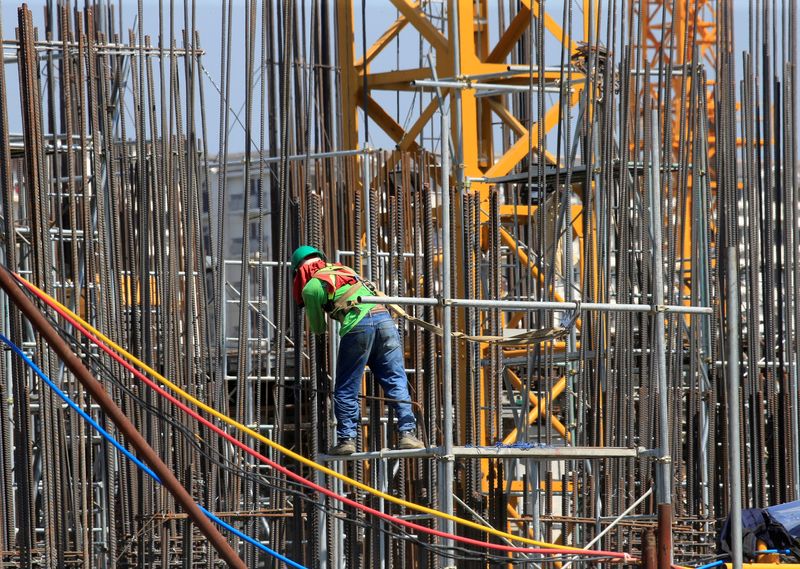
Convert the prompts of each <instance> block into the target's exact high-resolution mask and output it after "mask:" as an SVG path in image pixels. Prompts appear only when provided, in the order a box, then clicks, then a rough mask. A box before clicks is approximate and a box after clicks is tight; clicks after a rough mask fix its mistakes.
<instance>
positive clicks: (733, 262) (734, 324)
mask: <svg viewBox="0 0 800 569" xmlns="http://www.w3.org/2000/svg"><path fill="white" fill-rule="evenodd" d="M725 260H726V265H727V266H726V276H727V283H726V285H727V290H726V292H727V295H726V296H727V304H726V306H727V317H728V318H727V320H728V322H727V324H728V326H727V332H728V338H727V340H728V345H727V347H728V354H727V359H728V382H727V383H728V445H729V447H730V448H729V450H728V488H729V491H730V513H729V516H730V523H731V551H732V553H733V569H742V477H741V470H740V464H741V448H740V444H741V441H740V438H739V427H740V417H739V355H740V354H739V333H740V332H739V274H738V273H739V271H738V265H737V262H738V261H737V256H736V247H731V246H728V247H726V248H725Z"/></svg>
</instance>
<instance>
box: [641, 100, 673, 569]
mask: <svg viewBox="0 0 800 569" xmlns="http://www.w3.org/2000/svg"><path fill="white" fill-rule="evenodd" d="M645 112H650V113H652V114H653V119H652V125H653V128H652V137H653V138H652V147H651V151H652V156H651V160H652V163H651V164H650V175H651V176H652V183H651V184H650V192H651V197H650V208H651V209H650V230H651V233H652V239H653V304H654V305H655V306H656V307H658V306H663V305H664V263H663V260H662V257H661V253H662V251H661V247H662V241H661V237H662V233H661V195H660V193H661V180H660V176H661V163H660V136H659V128H658V125H659V123H658V116H657V111H656V110H650V109H646V110H645ZM653 320H654V327H655V330H654V331H653V334H654V337H655V345H654V346H653V350H654V352H655V354H654V355H655V361H656V382H657V388H658V401H657V405H658V436H659V439H658V447H659V460H658V463H657V465H656V501H657V503H658V505H659V518H658V521H659V538H660V539H659V547H658V551H659V560H658V561H659V562H658V565H659V569H666V568H667V567H669V566H670V565H671V563H672V530H671V527H662V526H663V525H664V524H668V525H669V526H671V524H672V515H671V504H672V468H671V464H670V457H669V452H670V445H669V428H670V427H669V425H670V422H669V416H668V409H669V395H668V388H667V359H666V349H667V347H666V341H665V338H664V334H665V330H664V326H665V321H664V312H663V311H661V310H658V309H656V314H655V317H654V318H653ZM664 506H666V507H664ZM664 540H667V542H666V543H664ZM665 557H666V558H665Z"/></svg>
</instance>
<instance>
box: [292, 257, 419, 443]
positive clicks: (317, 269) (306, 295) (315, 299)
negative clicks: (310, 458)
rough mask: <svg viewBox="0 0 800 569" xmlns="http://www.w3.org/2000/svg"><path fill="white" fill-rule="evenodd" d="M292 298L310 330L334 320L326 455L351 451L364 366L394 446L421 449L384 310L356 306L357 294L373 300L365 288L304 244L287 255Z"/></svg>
mask: <svg viewBox="0 0 800 569" xmlns="http://www.w3.org/2000/svg"><path fill="white" fill-rule="evenodd" d="M292 271H293V274H294V286H293V289H292V296H293V297H294V300H295V302H296V303H297V304H298V305H299V306H301V307H302V306H305V309H306V315H307V316H308V322H309V326H310V328H311V332H313V333H314V334H324V333H325V331H326V329H327V325H326V323H325V314H326V313H327V314H328V316H330V317H331V318H332V319H334V320H336V321H338V322H339V323H340V325H341V328H340V329H339V336H340V337H341V338H340V340H339V354H338V358H337V361H336V380H335V381H336V383H335V386H334V391H333V413H334V415H335V416H336V422H337V424H336V445H335V446H334V447H332V448H331V449H330V450H329V454H333V455H348V454H352V453H354V452H355V451H356V433H357V429H358V426H359V424H360V420H361V405H360V404H359V396H360V394H361V378H362V377H363V375H364V368H365V367H366V366H367V365H369V368H370V370H372V374H373V375H374V376H375V378H376V379H377V380H378V383H380V385H381V387H382V388H383V391H384V394H385V396H386V397H387V398H388V399H390V400H391V405H392V407H393V408H394V411H395V414H396V415H397V431H398V434H399V437H400V441H399V443H398V445H397V446H398V448H400V449H417V448H424V446H425V445H424V444H423V443H422V442H421V441H420V440H419V439H418V438H417V420H416V418H415V417H414V413H413V411H412V409H411V403H410V402H411V396H410V395H409V393H408V380H407V378H406V372H405V366H404V361H403V348H402V345H401V343H400V335H399V334H398V333H397V327H396V326H395V323H394V320H392V317H391V315H390V314H389V311H388V310H387V309H386V308H385V307H384V306H382V305H380V304H369V303H359V304H355V303H354V301H356V300H357V299H358V297H359V296H361V297H365V296H374V295H375V292H374V290H373V288H374V287H370V286H368V285H367V283H366V282H365V281H364V280H363V279H362V278H361V277H360V276H358V274H357V273H356V272H355V271H353V269H351V268H350V267H346V266H344V265H341V264H338V263H328V262H327V259H326V257H325V254H324V253H322V251H320V250H319V249H316V248H315V247H311V246H309V245H303V246H301V247H298V248H297V250H295V252H294V253H293V254H292Z"/></svg>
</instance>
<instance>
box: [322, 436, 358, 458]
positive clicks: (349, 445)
mask: <svg viewBox="0 0 800 569" xmlns="http://www.w3.org/2000/svg"><path fill="white" fill-rule="evenodd" d="M354 452H356V441H355V439H341V440H340V441H339V442H338V443H337V444H336V446H333V447H331V448H330V450H329V451H328V454H332V455H334V456H347V455H349V454H353V453H354Z"/></svg>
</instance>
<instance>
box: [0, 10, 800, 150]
mask: <svg viewBox="0 0 800 569" xmlns="http://www.w3.org/2000/svg"><path fill="white" fill-rule="evenodd" d="M296 2H297V6H298V9H299V10H301V11H302V10H303V8H304V7H305V10H306V11H307V12H306V17H307V18H308V17H309V15H310V10H311V5H312V4H313V1H312V0H296ZM20 3H21V2H17V1H15V0H0V15H1V16H2V31H3V37H5V38H9V37H14V29H15V28H16V26H17V13H16V12H17V6H18V5H19V4H20ZM82 3H83V2H82V1H81V4H82ZM112 3H113V4H114V5H115V6H116V7H117V9H118V11H117V18H119V17H120V14H121V20H122V24H123V27H124V28H125V30H126V31H127V29H129V28H135V27H136V26H137V25H138V22H137V1H136V0H116V1H115V2H112ZM183 4H184V3H183V2H182V1H180V0H176V1H173V5H174V13H173V16H174V23H173V26H172V27H173V28H174V30H175V36H176V38H177V39H178V41H179V43H180V40H181V35H180V33H181V30H182V29H183V27H184V26H183V21H184V18H183ZM259 4H260V2H259ZM601 4H603V3H601ZM45 5H46V1H45V0H30V1H28V6H29V7H30V8H31V10H32V11H33V15H34V23H35V25H37V26H39V27H40V29H41V30H43V29H44V25H43V23H44V6H45ZM490 5H492V3H491V2H490ZM498 5H499V0H498V4H494V5H493V6H494V7H495V9H494V11H493V12H491V13H490V15H489V20H490V25H489V26H488V28H489V37H490V40H489V43H490V45H491V44H493V42H494V41H496V39H497V37H498V35H499V29H498V28H499V25H498V23H499V19H498V13H497V9H496V6H498ZM573 5H574V6H575V15H574V18H575V23H574V27H575V29H580V27H581V25H582V24H581V22H582V14H581V13H580V6H581V5H582V2H580V1H574V3H573ZM735 5H736V6H737V8H736V18H737V29H739V28H741V30H742V31H743V32H744V33H737V41H741V42H742V43H741V44H739V45H737V52H741V51H742V50H743V49H745V48H746V47H747V46H746V45H744V43H743V42H744V41H745V39H744V38H746V37H747V6H746V5H747V3H746V2H736V3H735ZM161 6H164V9H163V10H160V7H161ZM190 6H191V2H190ZM194 6H195V10H196V27H197V31H198V33H199V36H200V44H201V46H202V48H203V49H204V51H205V55H204V56H203V57H202V64H203V68H204V75H203V81H204V85H205V94H206V108H205V114H206V121H207V127H208V141H209V149H210V151H211V153H212V154H214V153H216V150H217V147H218V141H219V123H218V121H219V105H220V100H219V92H218V86H220V85H222V82H221V81H220V38H221V22H222V13H221V3H220V1H219V0H195V2H194ZM434 6H436V4H435V3H434ZM120 7H121V12H120V11H119V9H120ZM143 7H144V11H143V13H144V17H143V29H144V32H145V34H149V35H151V36H152V37H153V42H154V43H156V42H157V36H158V32H159V24H160V22H159V14H160V13H163V14H164V22H163V25H164V27H165V32H166V33H167V34H168V33H169V29H170V9H169V7H170V0H144V1H143ZM362 7H363V9H364V10H365V12H366V19H365V21H366V25H365V26H363V25H362V15H361V10H362ZM547 8H548V12H549V13H550V14H552V15H553V17H554V19H556V20H561V11H562V8H563V0H549V1H548V2H547ZM232 10H233V14H232V20H233V34H232V53H233V54H234V55H233V59H232V68H231V93H230V101H229V106H230V108H231V109H232V110H233V112H234V113H235V114H237V115H239V117H240V120H241V121H243V120H244V113H243V110H242V109H243V106H244V101H245V91H246V87H245V60H244V57H243V54H244V52H245V49H244V48H245V44H244V35H245V34H244V26H245V10H244V0H234V2H233V9H232ZM396 17H397V11H396V9H395V8H394V7H393V6H392V5H391V3H390V2H389V0H362V1H360V0H354V25H355V30H356V41H355V42H354V43H355V51H356V54H357V57H358V56H360V53H361V52H362V45H361V32H362V30H363V31H364V32H365V33H366V39H367V45H370V44H372V42H374V41H375V40H376V39H377V38H378V37H379V35H380V34H381V33H382V32H383V31H384V30H385V29H386V28H387V27H388V26H389V24H390V23H391V22H392V21H394V20H395V18H396ZM40 33H41V32H40ZM126 37H127V33H126ZM399 38H400V43H399V45H400V46H402V49H400V48H398V47H397V44H395V43H393V44H392V45H391V46H390V47H388V48H387V49H386V50H384V52H383V53H382V54H381V55H380V56H379V58H377V59H376V60H375V61H374V63H373V68H374V69H380V70H388V69H393V68H397V67H398V64H399V65H400V66H401V67H420V66H427V61H425V60H424V59H422V60H421V58H420V52H419V49H418V47H417V45H418V39H417V38H418V35H417V34H416V32H415V31H414V30H413V29H412V28H411V26H407V27H406V29H405V30H404V31H403V32H401V34H400V36H399ZM276 41H277V39H276ZM558 47H559V45H558V42H557V41H555V38H554V37H553V36H550V35H549V34H548V35H547V40H546V44H545V52H546V58H545V59H546V62H547V63H548V64H550V62H551V61H552V64H558V61H559V56H560V50H559V49H558ZM256 49H257V50H258V48H256ZM6 53H7V54H8V53H10V52H9V51H8V50H7V51H6ZM737 60H739V61H740V60H741V57H737ZM13 67H14V68H13V69H12V68H11V67H7V73H6V75H7V81H8V88H9V92H10V93H11V94H12V100H10V101H9V109H10V110H9V121H10V125H11V130H12V132H20V131H21V119H20V116H19V112H18V105H17V107H16V108H15V107H14V100H13V94H14V92H15V91H16V88H17V85H16V81H17V77H16V66H13ZM254 88H255V90H256V99H257V98H258V90H259V88H260V87H259V84H258V82H257V81H256V82H255V84H254ZM798 91H800V90H798ZM373 96H374V97H375V98H376V99H377V100H378V101H379V102H380V103H381V104H382V105H383V106H384V108H386V109H387V111H389V112H391V113H393V114H395V116H396V118H397V120H398V122H400V123H401V124H402V125H408V124H409V122H410V121H412V120H413V118H414V115H416V114H417V113H418V110H416V111H415V110H414V109H418V108H419V107H418V105H419V104H420V99H421V98H423V97H430V96H431V95H430V94H427V95H417V98H416V99H415V95H414V94H413V93H404V94H401V95H399V96H397V95H395V94H394V93H389V92H382V93H381V92H373ZM548 97H549V98H550V99H551V100H550V101H549V102H550V103H552V102H554V101H555V99H554V97H555V95H548ZM257 115H258V112H257V111H256V112H254V126H255V128H256V129H257V128H258V124H259V119H260V117H259V116H257ZM359 121H360V123H361V121H363V119H362V118H360V119H359ZM437 122H438V121H432V123H437ZM232 124H233V126H232V128H231V132H230V143H229V144H230V147H229V151H230V152H240V151H242V150H244V147H245V137H244V129H243V128H242V127H241V125H240V124H238V123H237V122H236V121H235V120H234V121H232ZM256 132H257V130H256ZM429 134H432V135H433V134H435V132H433V131H432V132H431V133H429ZM369 142H370V144H371V145H372V146H373V147H383V148H392V147H393V146H394V145H393V143H392V142H391V140H390V139H389V138H388V137H387V136H386V135H384V134H382V133H381V132H380V130H379V129H378V128H375V127H373V128H371V129H370V141H369Z"/></svg>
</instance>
